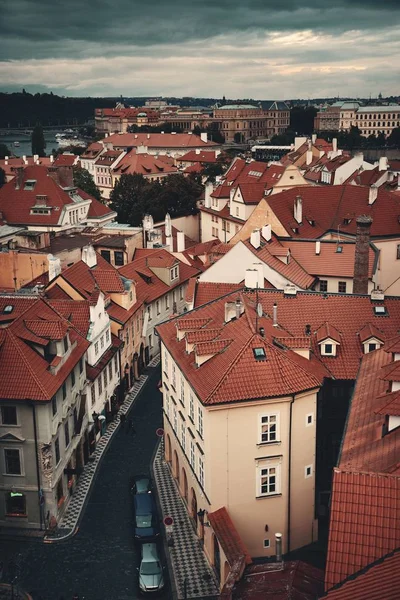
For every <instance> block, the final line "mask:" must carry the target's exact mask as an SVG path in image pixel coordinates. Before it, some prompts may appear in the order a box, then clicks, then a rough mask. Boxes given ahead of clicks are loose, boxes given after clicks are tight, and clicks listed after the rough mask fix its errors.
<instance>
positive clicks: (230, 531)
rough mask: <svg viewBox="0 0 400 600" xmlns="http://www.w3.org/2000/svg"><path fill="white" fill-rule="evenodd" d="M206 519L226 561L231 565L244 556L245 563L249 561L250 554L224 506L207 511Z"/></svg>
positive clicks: (247, 563)
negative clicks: (210, 511)
mask: <svg viewBox="0 0 400 600" xmlns="http://www.w3.org/2000/svg"><path fill="white" fill-rule="evenodd" d="M207 519H208V521H209V522H210V524H211V527H212V528H213V530H214V533H215V535H216V536H217V539H218V542H219V543H220V544H221V546H222V549H223V551H224V554H225V556H226V558H227V561H228V562H229V564H230V565H231V566H232V565H233V564H234V563H235V561H236V560H238V559H240V558H241V557H244V559H245V564H246V565H249V564H250V563H251V556H250V554H249V551H248V550H247V548H246V546H245V544H244V542H243V541H242V538H241V537H240V535H239V533H238V531H237V529H236V527H235V525H234V523H233V521H232V519H231V517H230V515H229V513H228V511H227V509H226V508H225V506H223V507H222V508H220V509H218V510H215V511H214V512H212V513H208V515H207Z"/></svg>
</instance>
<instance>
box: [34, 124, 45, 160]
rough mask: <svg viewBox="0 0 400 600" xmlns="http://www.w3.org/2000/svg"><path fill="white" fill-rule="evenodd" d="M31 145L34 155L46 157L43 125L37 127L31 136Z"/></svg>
mask: <svg viewBox="0 0 400 600" xmlns="http://www.w3.org/2000/svg"><path fill="white" fill-rule="evenodd" d="M31 143H32V155H34V154H38V155H39V156H46V153H45V148H46V142H45V139H44V135H43V127H42V126H41V125H36V127H34V129H33V131H32V136H31Z"/></svg>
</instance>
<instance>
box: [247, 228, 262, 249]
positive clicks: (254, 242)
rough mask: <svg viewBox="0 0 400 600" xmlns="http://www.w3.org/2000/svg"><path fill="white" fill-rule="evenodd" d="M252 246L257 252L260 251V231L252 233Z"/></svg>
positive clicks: (256, 230)
mask: <svg viewBox="0 0 400 600" xmlns="http://www.w3.org/2000/svg"><path fill="white" fill-rule="evenodd" d="M250 244H251V245H252V246H253V248H255V249H256V250H258V248H259V247H260V244H261V240H260V230H259V229H254V231H252V232H251V236H250Z"/></svg>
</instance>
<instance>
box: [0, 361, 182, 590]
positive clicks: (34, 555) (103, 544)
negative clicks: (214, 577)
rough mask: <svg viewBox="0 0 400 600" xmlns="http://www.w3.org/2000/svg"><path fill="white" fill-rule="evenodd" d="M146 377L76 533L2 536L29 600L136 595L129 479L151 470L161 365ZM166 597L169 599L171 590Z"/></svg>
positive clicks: (0, 553)
mask: <svg viewBox="0 0 400 600" xmlns="http://www.w3.org/2000/svg"><path fill="white" fill-rule="evenodd" d="M155 362H156V361H155ZM153 364H154V363H153ZM147 373H148V375H149V380H148V383H147V385H145V386H144V388H143V390H142V392H141V393H140V395H139V396H138V398H137V400H136V401H135V403H134V404H133V406H132V407H131V408H130V409H129V412H128V417H129V418H132V419H133V423H134V428H135V430H136V433H135V434H133V433H132V432H131V431H129V432H127V430H126V428H125V429H123V428H122V427H119V428H118V429H117V430H116V431H115V433H114V435H113V436H112V439H111V441H110V443H109V445H108V447H107V450H106V451H105V452H104V456H103V458H102V462H101V466H100V468H99V470H98V473H97V476H96V479H95V481H94V483H93V485H92V488H91V490H90V495H89V497H88V499H87V504H86V507H85V509H84V512H83V516H82V519H81V522H80V525H79V530H78V532H77V534H76V535H74V536H73V537H70V538H69V539H67V540H66V541H61V542H57V543H53V544H44V543H43V542H42V540H40V539H35V538H32V539H29V540H28V541H26V540H14V541H9V540H6V539H0V561H3V562H4V563H5V564H6V563H7V561H9V560H11V559H12V560H14V561H15V563H16V564H17V567H18V572H19V575H18V585H19V586H20V587H21V588H22V589H24V590H26V591H27V592H29V593H30V594H31V595H32V598H33V600H60V599H61V598H62V597H63V598H64V599H65V600H71V599H72V596H73V595H74V593H75V592H76V593H78V594H79V598H80V600H128V599H129V600H132V599H134V598H138V597H139V593H138V584H137V571H136V567H137V566H138V560H139V551H138V548H137V547H136V546H135V544H134V542H133V531H132V512H131V497H130V494H129V480H130V477H131V476H132V475H139V474H141V473H146V472H148V471H149V467H150V463H151V460H152V456H153V453H154V449H155V446H156V442H157V440H158V438H157V436H156V429H157V428H158V427H160V426H161V425H162V408H161V394H160V392H159V390H158V389H157V383H158V381H159V378H160V373H159V368H149V369H148V371H147ZM164 597H166V598H170V597H171V596H170V592H169V589H167V590H166V591H165V594H164Z"/></svg>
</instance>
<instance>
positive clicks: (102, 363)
mask: <svg viewBox="0 0 400 600" xmlns="http://www.w3.org/2000/svg"><path fill="white" fill-rule="evenodd" d="M122 345H123V342H122V340H120V339H119V338H117V336H115V335H112V334H111V346H110V347H109V348H108V349H107V350H106V351H105V352H104V353H103V354H102V356H101V357H100V360H99V361H98V362H97V363H96V364H95V365H89V364H88V363H87V364H86V376H87V378H88V379H89V381H95V379H97V377H98V376H99V375H100V373H101V372H102V371H103V370H104V368H105V367H107V365H108V363H109V362H110V361H111V360H112V359H113V358H114V355H115V354H116V353H117V352H118V349H119V348H120V347H121V346H122Z"/></svg>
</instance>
